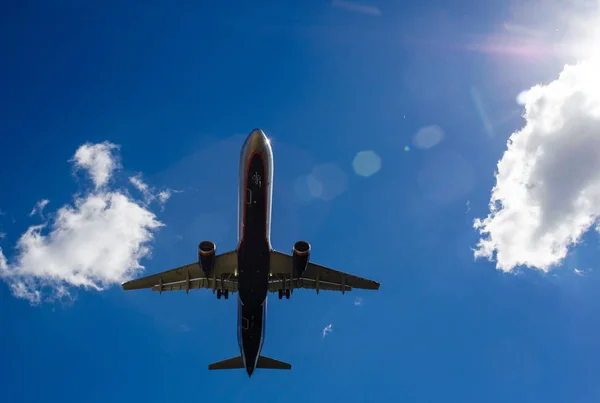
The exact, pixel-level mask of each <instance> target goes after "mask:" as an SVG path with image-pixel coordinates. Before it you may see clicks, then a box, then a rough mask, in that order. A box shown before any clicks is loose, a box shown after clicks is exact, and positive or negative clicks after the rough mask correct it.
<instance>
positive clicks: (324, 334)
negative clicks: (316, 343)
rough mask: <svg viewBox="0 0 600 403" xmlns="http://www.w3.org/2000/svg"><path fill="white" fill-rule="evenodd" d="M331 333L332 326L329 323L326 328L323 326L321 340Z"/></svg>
mask: <svg viewBox="0 0 600 403" xmlns="http://www.w3.org/2000/svg"><path fill="white" fill-rule="evenodd" d="M331 332H333V326H332V325H331V323H330V324H328V325H327V326H325V328H323V338H325V336H327V335H328V334H329V333H331Z"/></svg>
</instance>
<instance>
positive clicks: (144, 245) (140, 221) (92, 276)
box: [0, 142, 163, 304]
mask: <svg viewBox="0 0 600 403" xmlns="http://www.w3.org/2000/svg"><path fill="white" fill-rule="evenodd" d="M117 150H118V146H116V145H114V144H111V143H108V142H104V143H100V144H89V143H87V144H84V145H83V146H81V147H80V148H79V149H78V150H77V151H76V153H75V155H74V157H73V159H72V160H71V162H72V163H73V165H74V167H75V169H76V170H77V169H82V170H85V171H86V173H87V174H88V175H89V177H90V178H91V180H92V183H93V185H94V186H93V189H92V190H90V191H87V192H85V193H84V194H83V195H81V194H77V195H75V196H74V201H73V203H72V204H71V205H64V206H62V207H61V208H59V209H58V210H57V211H56V212H55V214H53V215H52V222H50V223H49V222H44V223H42V224H40V225H34V226H31V227H29V229H27V231H25V233H24V234H23V235H21V237H20V238H19V240H18V241H17V245H16V254H15V256H13V257H12V258H11V259H10V261H9V260H8V259H7V258H6V257H5V256H4V254H3V253H2V248H0V278H1V279H3V280H4V281H5V282H6V283H7V284H8V285H9V287H10V288H11V290H12V293H13V295H14V296H16V297H18V298H24V299H26V300H28V301H30V303H32V304H39V303H40V302H42V301H52V300H61V299H63V298H65V297H69V296H70V295H69V288H70V287H83V288H85V289H93V290H102V289H104V288H105V287H109V286H111V285H114V284H120V283H121V282H123V281H126V280H128V279H130V278H131V277H133V276H135V275H137V274H139V272H140V271H142V270H143V269H144V267H143V266H142V265H141V264H140V260H141V259H143V258H145V257H148V256H149V255H150V252H151V249H150V246H149V242H150V241H151V240H152V239H153V235H154V232H155V231H157V230H158V229H159V228H160V227H161V226H163V224H162V223H161V222H160V221H158V220H157V218H156V216H155V215H154V214H153V213H152V212H151V211H150V210H148V208H147V206H145V205H144V204H143V203H142V202H140V201H138V200H136V199H134V198H131V197H130V196H128V194H127V192H126V191H123V190H119V189H109V188H108V186H107V185H108V183H109V182H110V180H111V178H112V174H113V172H114V171H115V170H116V169H118V168H120V164H119V163H118V161H119V155H118V154H117Z"/></svg>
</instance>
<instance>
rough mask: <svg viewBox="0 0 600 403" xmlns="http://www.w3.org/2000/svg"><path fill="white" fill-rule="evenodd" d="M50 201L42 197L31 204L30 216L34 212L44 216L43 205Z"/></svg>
mask: <svg viewBox="0 0 600 403" xmlns="http://www.w3.org/2000/svg"><path fill="white" fill-rule="evenodd" d="M48 203H50V200H48V199H42V200H40V201H39V202H37V203H36V204H35V206H33V210H31V213H29V216H30V217H33V216H34V215H35V214H39V215H40V217H42V218H44V207H46V206H47V205H48Z"/></svg>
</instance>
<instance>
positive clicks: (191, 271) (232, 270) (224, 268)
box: [121, 251, 237, 293]
mask: <svg viewBox="0 0 600 403" xmlns="http://www.w3.org/2000/svg"><path fill="white" fill-rule="evenodd" d="M121 286H122V287H123V289H124V290H139V289H141V288H151V289H152V291H158V292H160V293H162V292H163V291H186V292H188V291H189V290H190V289H200V288H208V289H212V290H216V289H224V290H229V291H230V292H236V291H237V252H236V251H231V252H226V253H222V254H220V255H217V256H216V257H215V267H214V269H213V270H212V271H211V272H210V274H209V275H208V276H207V275H206V274H205V273H204V271H202V269H201V268H200V265H199V264H198V262H196V263H192V264H188V265H185V266H181V267H177V268H175V269H172V270H167V271H163V272H162V273H157V274H152V275H150V276H146V277H142V278H138V279H135V280H131V281H127V282H125V283H123V284H121Z"/></svg>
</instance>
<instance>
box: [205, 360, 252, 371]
mask: <svg viewBox="0 0 600 403" xmlns="http://www.w3.org/2000/svg"><path fill="white" fill-rule="evenodd" d="M240 368H244V360H242V356H237V357H233V358H229V359H227V360H223V361H219V362H215V363H213V364H210V365H209V366H208V370H209V371H210V370H213V369H240Z"/></svg>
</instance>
